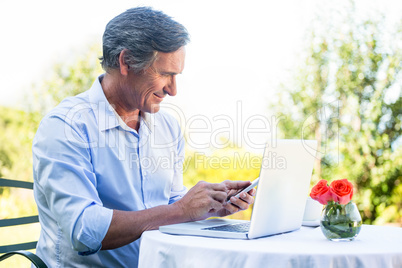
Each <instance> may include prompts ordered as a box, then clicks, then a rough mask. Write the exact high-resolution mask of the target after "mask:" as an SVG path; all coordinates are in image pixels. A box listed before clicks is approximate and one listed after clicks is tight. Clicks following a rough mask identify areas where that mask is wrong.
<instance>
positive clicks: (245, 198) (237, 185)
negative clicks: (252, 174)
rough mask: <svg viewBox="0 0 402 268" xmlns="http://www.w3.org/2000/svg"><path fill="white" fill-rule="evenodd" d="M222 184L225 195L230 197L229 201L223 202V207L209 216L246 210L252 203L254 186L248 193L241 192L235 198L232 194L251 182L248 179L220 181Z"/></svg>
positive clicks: (220, 215)
mask: <svg viewBox="0 0 402 268" xmlns="http://www.w3.org/2000/svg"><path fill="white" fill-rule="evenodd" d="M222 184H224V185H225V187H226V189H227V195H228V197H230V203H226V202H225V204H224V206H223V208H222V209H221V210H219V211H217V212H216V213H215V214H214V215H210V217H211V216H219V217H224V216H228V215H231V214H234V213H236V212H239V211H240V210H246V209H248V208H249V206H250V205H251V204H253V203H254V198H253V196H255V193H256V190H255V189H254V188H253V189H251V190H250V191H248V193H241V194H240V196H239V198H236V197H235V196H234V195H236V194H237V193H238V192H239V190H241V189H244V188H246V187H247V186H249V185H250V184H251V182H250V181H224V182H222Z"/></svg>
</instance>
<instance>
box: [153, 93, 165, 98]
mask: <svg viewBox="0 0 402 268" xmlns="http://www.w3.org/2000/svg"><path fill="white" fill-rule="evenodd" d="M154 95H155V96H156V97H158V98H160V99H163V98H164V97H165V96H164V95H162V96H160V95H158V94H156V93H154Z"/></svg>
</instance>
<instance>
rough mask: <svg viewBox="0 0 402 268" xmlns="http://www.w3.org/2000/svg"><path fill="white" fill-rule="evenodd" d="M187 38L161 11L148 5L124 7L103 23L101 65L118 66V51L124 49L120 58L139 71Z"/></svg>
mask: <svg viewBox="0 0 402 268" xmlns="http://www.w3.org/2000/svg"><path fill="white" fill-rule="evenodd" d="M189 41H190V37H189V34H188V32H187V30H186V28H185V27H184V26H183V25H181V24H180V23H178V22H176V21H174V20H173V19H172V18H171V17H169V16H168V15H166V14H164V13H163V12H161V11H156V10H153V9H152V8H150V7H137V8H132V9H128V10H127V11H125V12H123V13H122V14H120V15H118V16H117V17H115V18H113V19H112V20H111V21H110V22H109V23H108V24H107V25H106V29H105V32H104V34H103V57H101V58H100V60H101V64H102V68H103V69H104V70H105V71H108V70H111V69H118V68H119V67H120V65H119V56H120V53H121V51H123V50H124V49H127V50H128V51H127V53H126V56H125V58H124V61H125V62H126V63H127V64H128V66H129V67H130V68H132V69H133V70H134V71H136V72H140V71H143V70H145V69H146V68H148V67H149V66H151V65H152V63H153V62H154V61H155V59H156V56H157V54H158V52H159V51H160V52H165V53H170V52H174V51H176V50H178V49H179V48H180V47H182V46H185V45H186V44H187V43H188V42H189Z"/></svg>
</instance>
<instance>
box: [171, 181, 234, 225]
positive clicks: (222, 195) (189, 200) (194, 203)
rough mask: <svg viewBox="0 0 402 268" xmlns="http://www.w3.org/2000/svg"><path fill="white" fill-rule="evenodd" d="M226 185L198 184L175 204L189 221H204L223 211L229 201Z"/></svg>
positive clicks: (201, 182) (203, 182) (202, 182)
mask: <svg viewBox="0 0 402 268" xmlns="http://www.w3.org/2000/svg"><path fill="white" fill-rule="evenodd" d="M227 197H228V195H227V188H226V185H225V184H224V183H208V182H205V181H200V182H198V183H197V184H196V185H195V186H194V187H193V188H191V189H190V191H188V193H187V194H186V195H185V196H183V198H182V199H180V200H179V201H177V202H176V203H174V205H177V206H179V207H180V209H181V211H182V212H183V214H184V216H185V218H187V219H188V221H196V220H202V219H206V218H208V217H210V216H209V215H210V214H214V213H217V211H220V210H222V209H223V206H224V205H225V204H226V199H227Z"/></svg>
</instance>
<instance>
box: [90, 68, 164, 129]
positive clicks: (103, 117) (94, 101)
mask: <svg viewBox="0 0 402 268" xmlns="http://www.w3.org/2000/svg"><path fill="white" fill-rule="evenodd" d="M103 76H104V74H102V75H100V76H99V77H98V78H97V79H95V82H94V83H93V85H92V87H91V88H90V90H89V101H90V105H91V107H92V109H93V111H94V114H95V117H96V120H97V121H98V126H99V130H100V131H104V130H107V129H111V128H115V127H118V126H121V127H122V128H123V129H125V130H132V129H131V128H129V127H128V126H127V125H126V124H125V123H124V122H123V120H122V119H121V118H120V116H119V115H118V114H117V112H116V111H115V109H114V108H113V107H112V106H111V105H110V104H109V102H108V100H107V99H106V96H105V93H104V92H103V89H102V85H101V83H100V81H101V80H102V79H103ZM144 125H145V126H146V127H147V128H148V129H149V131H150V132H153V131H154V129H155V126H156V121H155V115H154V114H150V113H146V112H141V121H140V128H141V127H142V126H144Z"/></svg>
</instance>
